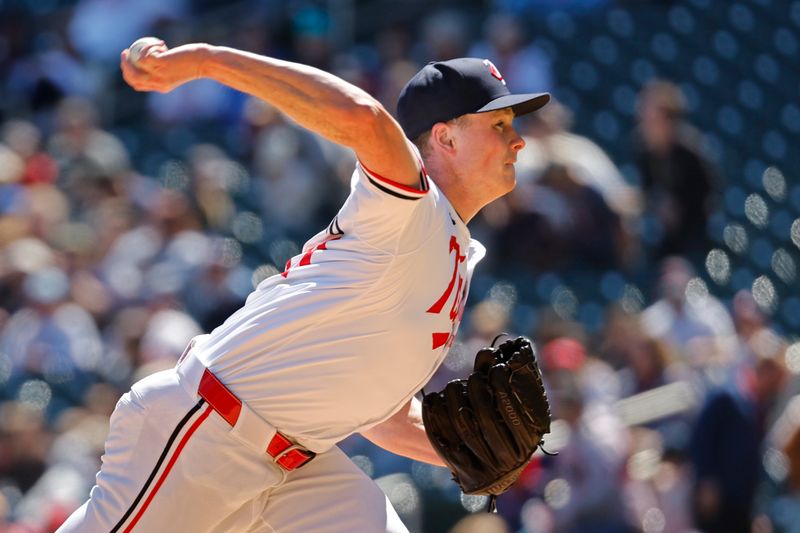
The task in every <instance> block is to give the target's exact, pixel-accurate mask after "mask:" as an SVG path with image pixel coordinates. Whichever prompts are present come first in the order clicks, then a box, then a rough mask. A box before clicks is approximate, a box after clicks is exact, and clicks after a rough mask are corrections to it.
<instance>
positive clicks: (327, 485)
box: [58, 370, 407, 533]
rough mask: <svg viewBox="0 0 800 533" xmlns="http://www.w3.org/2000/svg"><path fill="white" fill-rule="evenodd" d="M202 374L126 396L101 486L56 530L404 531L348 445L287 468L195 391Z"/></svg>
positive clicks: (170, 377)
mask: <svg viewBox="0 0 800 533" xmlns="http://www.w3.org/2000/svg"><path fill="white" fill-rule="evenodd" d="M196 379H198V377H197V376H189V377H188V378H187V376H186V375H179V372H178V371H176V370H167V371H163V372H159V373H157V374H154V375H152V376H149V377H147V378H145V379H143V380H141V381H139V382H138V383H136V384H135V385H134V386H133V387H132V388H131V390H130V392H128V393H127V394H125V395H124V396H123V397H122V398H121V399H120V400H119V403H118V404H117V407H116V409H115V410H114V413H113V414H112V415H111V427H110V430H109V435H108V438H107V440H106V448H105V454H104V455H103V459H102V467H101V469H100V472H99V473H98V474H97V480H96V485H95V486H94V487H93V488H92V490H91V493H90V496H89V500H88V501H87V502H86V503H85V504H84V505H83V506H82V507H80V508H79V509H78V510H76V511H75V512H74V513H73V514H72V516H70V517H69V518H68V519H67V521H66V522H65V523H64V524H63V525H62V526H61V528H60V529H59V530H58V531H59V532H61V533H72V532H75V533H78V532H80V533H101V532H102V533H109V532H111V533H123V532H125V533H127V532H148V533H150V532H169V533H179V532H184V531H185V532H191V533H199V532H206V531H207V532H227V531H230V532H237V533H240V532H247V533H301V532H302V533H306V532H314V533H318V532H319V533H327V532H331V533H333V532H348V533H349V532H359V533H360V532H365V533H369V532H382V531H391V532H405V531H407V530H406V528H405V526H403V524H402V522H401V521H400V518H399V517H398V516H397V513H396V512H395V510H394V509H393V508H392V506H391V504H390V503H389V501H388V499H387V498H386V496H385V495H384V494H383V492H382V491H381V490H380V489H379V488H378V486H377V485H376V484H375V483H374V482H373V481H372V480H371V479H369V477H367V476H366V475H365V474H364V473H363V472H362V471H361V470H360V469H359V468H358V467H357V466H355V465H354V464H353V463H352V462H351V461H350V460H349V459H348V458H347V456H346V455H345V454H344V453H343V452H342V451H341V450H339V449H338V448H332V449H331V450H329V451H326V452H325V453H321V454H318V455H317V456H316V457H315V458H314V459H313V460H311V461H310V462H308V463H307V464H305V465H303V466H301V467H300V468H298V469H296V470H293V471H291V472H285V471H283V470H282V469H281V467H279V466H277V465H276V464H274V463H273V459H272V458H271V457H270V456H268V455H267V454H266V453H265V452H264V450H265V449H266V448H265V447H260V446H259V447H258V448H257V447H256V446H253V445H251V444H252V443H247V442H246V440H247V439H243V435H242V433H248V432H249V434H247V435H245V436H246V437H252V434H253V433H258V431H259V429H258V428H256V429H252V428H250V429H248V428H246V427H245V428H239V427H236V428H231V425H230V424H229V423H228V422H227V421H226V419H225V418H223V416H222V415H221V414H220V413H218V412H217V411H215V410H214V408H212V407H211V405H209V404H208V403H207V402H205V401H204V400H203V399H202V398H200V397H199V396H197V394H196V392H192V391H196V389H197V386H198V383H197V382H194V383H192V382H191V381H192V380H196ZM245 407H246V406H245ZM251 415H252V413H248V416H251ZM245 418H246V417H245ZM239 425H241V424H237V426H239ZM265 446H266V445H265Z"/></svg>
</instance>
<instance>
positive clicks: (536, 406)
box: [422, 337, 550, 496]
mask: <svg viewBox="0 0 800 533" xmlns="http://www.w3.org/2000/svg"><path fill="white" fill-rule="evenodd" d="M422 419H423V422H424V424H425V431H426V432H427V434H428V438H429V439H430V441H431V443H432V444H433V447H434V448H435V449H436V451H437V452H438V453H439V455H440V456H441V457H442V459H443V460H444V462H445V463H446V464H447V465H448V466H449V467H450V470H451V471H452V472H453V477H454V479H455V481H456V483H458V484H459V486H460V487H461V490H462V491H464V493H465V494H477V495H488V496H497V495H499V494H501V493H503V492H505V491H506V490H508V488H509V487H510V486H511V485H512V484H513V483H514V481H516V480H517V478H518V477H519V475H520V474H521V473H522V470H523V469H524V468H525V466H526V465H527V464H528V462H529V461H530V459H531V455H533V452H535V451H536V448H537V447H539V446H540V445H541V444H543V441H542V436H543V435H544V434H546V433H549V432H550V404H549V403H548V401H547V394H546V392H545V390H544V386H543V385H542V377H541V373H540V372H539V367H538V365H537V364H536V359H535V356H534V352H533V346H532V345H531V342H530V341H529V340H528V339H525V338H523V337H519V338H517V339H513V340H508V341H505V342H503V343H502V344H500V346H498V347H496V348H494V349H492V348H483V349H482V350H480V351H479V352H478V354H477V355H476V357H475V368H474V371H473V373H472V374H471V375H470V376H469V378H467V379H461V380H455V381H451V382H450V383H448V384H447V385H446V386H445V388H444V390H442V391H441V392H432V393H429V394H426V395H425V397H424V398H423V400H422Z"/></svg>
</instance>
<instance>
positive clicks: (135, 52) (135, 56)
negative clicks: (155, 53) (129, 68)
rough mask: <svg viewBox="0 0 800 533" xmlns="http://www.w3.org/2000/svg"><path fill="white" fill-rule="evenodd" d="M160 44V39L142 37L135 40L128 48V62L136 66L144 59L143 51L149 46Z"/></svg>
mask: <svg viewBox="0 0 800 533" xmlns="http://www.w3.org/2000/svg"><path fill="white" fill-rule="evenodd" d="M157 44H161V39H157V38H155V37H142V38H141V39H137V40H136V41H134V43H133V44H132V45H131V46H130V48H128V60H129V61H130V62H131V63H132V64H133V65H134V66H136V64H137V63H138V62H139V61H140V60H141V59H142V57H144V49H145V48H146V47H148V46H151V45H157Z"/></svg>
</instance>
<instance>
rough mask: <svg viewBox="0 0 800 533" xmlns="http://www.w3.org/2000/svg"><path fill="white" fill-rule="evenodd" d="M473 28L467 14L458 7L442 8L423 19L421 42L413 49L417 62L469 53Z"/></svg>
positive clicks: (440, 59) (422, 62)
mask: <svg viewBox="0 0 800 533" xmlns="http://www.w3.org/2000/svg"><path fill="white" fill-rule="evenodd" d="M470 34H471V28H470V24H469V20H468V19H467V16H466V14H465V13H464V12H463V11H461V10H457V9H440V10H438V11H434V12H433V13H431V14H430V15H428V16H427V17H426V18H425V19H424V20H423V21H422V31H421V37H422V41H421V43H420V44H419V45H418V46H417V47H416V49H415V50H412V54H413V58H414V59H415V60H416V63H417V64H421V65H424V64H425V63H427V62H428V61H445V60H448V59H453V58H454V57H463V56H466V55H467V50H468V48H469V37H470Z"/></svg>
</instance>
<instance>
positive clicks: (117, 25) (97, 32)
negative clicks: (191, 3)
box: [69, 0, 188, 64]
mask: <svg viewBox="0 0 800 533" xmlns="http://www.w3.org/2000/svg"><path fill="white" fill-rule="evenodd" d="M187 3H188V2H186V1H185V0H170V1H169V2H163V1H161V0H83V1H81V2H77V4H76V7H75V12H74V14H73V16H72V19H71V20H70V23H69V37H70V41H71V42H72V44H73V45H74V47H75V48H76V49H77V50H79V51H80V52H81V53H82V54H83V55H84V57H86V58H88V59H91V60H93V61H97V62H107V63H111V64H116V62H117V61H118V59H119V52H120V51H121V50H123V49H125V47H127V46H128V45H129V44H131V43H132V42H133V41H135V40H136V39H138V38H139V37H142V36H143V35H147V34H149V33H150V32H151V30H152V28H153V27H154V26H155V24H156V23H157V22H158V21H159V20H163V19H179V18H181V17H183V16H185V15H186V8H187Z"/></svg>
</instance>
